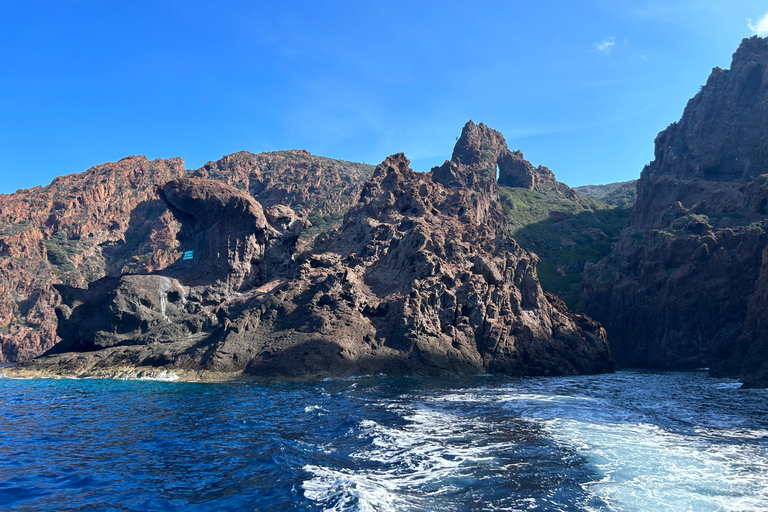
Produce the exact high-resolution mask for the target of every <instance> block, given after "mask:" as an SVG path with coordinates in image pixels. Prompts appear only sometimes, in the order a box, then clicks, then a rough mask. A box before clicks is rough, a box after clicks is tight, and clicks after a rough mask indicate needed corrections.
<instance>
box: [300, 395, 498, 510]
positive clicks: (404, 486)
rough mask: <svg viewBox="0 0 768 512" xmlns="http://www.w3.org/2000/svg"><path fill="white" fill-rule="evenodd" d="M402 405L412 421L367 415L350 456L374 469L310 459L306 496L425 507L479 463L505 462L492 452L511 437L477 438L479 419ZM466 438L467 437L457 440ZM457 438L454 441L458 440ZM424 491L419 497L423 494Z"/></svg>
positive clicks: (349, 504) (366, 505) (347, 503)
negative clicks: (388, 422) (382, 420)
mask: <svg viewBox="0 0 768 512" xmlns="http://www.w3.org/2000/svg"><path fill="white" fill-rule="evenodd" d="M391 405H392V406H393V407H394V408H396V409H399V411H398V412H400V413H401V415H402V417H403V419H405V420H406V421H407V423H406V424H404V425H400V426H398V427H389V426H384V425H381V424H379V423H377V422H375V421H372V420H363V421H361V422H360V424H359V425H358V434H357V436H358V438H360V439H367V440H368V441H369V444H368V445H367V446H366V448H365V449H362V450H359V451H356V452H353V453H352V454H350V458H351V459H354V460H358V461H360V463H361V466H363V467H371V466H372V468H371V469H363V470H352V469H347V468H343V469H338V468H327V467H320V466H315V465H308V466H305V467H304V470H305V471H307V472H308V473H310V474H311V475H313V478H311V479H309V480H307V481H305V482H304V483H303V488H304V491H305V496H306V497H308V498H309V499H311V500H314V501H317V502H318V503H320V504H322V505H323V506H324V507H325V508H324V510H327V511H353V510H354V511H390V510H406V509H407V510H420V509H423V508H425V507H426V506H427V505H430V508H431V506H432V505H433V504H434V503H433V502H434V500H435V498H436V497H439V496H441V495H443V494H446V493H449V492H452V491H455V490H456V489H457V488H458V486H457V484H456V483H455V480H456V479H457V478H461V477H462V476H463V477H471V476H472V474H473V473H474V472H475V471H476V470H477V469H478V467H481V466H486V465H493V464H494V463H496V465H498V466H499V468H498V469H501V464H500V462H499V461H497V460H496V459H495V458H494V457H493V456H489V455H488V453H492V452H494V451H498V450H503V449H507V448H509V447H511V446H512V443H508V442H495V443H494V442H489V440H488V439H487V438H485V437H484V436H477V438H476V440H477V442H473V441H472V439H471V438H472V431H473V429H476V428H482V427H483V426H486V427H487V425H485V424H483V422H481V421H480V420H478V419H476V418H475V419H467V418H460V417H456V416H454V415H452V414H449V413H445V412H442V411H435V410H431V409H429V408H426V407H412V408H407V409H405V408H403V407H402V406H399V405H396V404H391ZM458 439H461V442H455V441H456V440H458ZM452 441H454V442H452ZM417 496H418V497H417Z"/></svg>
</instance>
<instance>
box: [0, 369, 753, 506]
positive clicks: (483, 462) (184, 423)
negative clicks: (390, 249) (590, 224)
mask: <svg viewBox="0 0 768 512" xmlns="http://www.w3.org/2000/svg"><path fill="white" fill-rule="evenodd" d="M766 509H768V392H766V391H765V390H741V389H738V384H737V383H735V382H732V381H727V380H718V379H711V378H708V377H707V376H706V375H705V374H704V373H702V372H689V373H644V372H628V371H624V372H619V373H617V374H614V375H602V376H594V377H570V378H504V377H478V378H467V379H389V378H385V377H377V378H360V379H354V380H332V381H323V382H314V383H298V384H297V383H290V384H288V383H283V384H269V385H265V384H222V385H219V384H194V383H180V382H149V381H112V380H11V379H0V510H20V511H21V510H25V511H26V510H78V511H80V510H83V511H85V510H116V511H133V510H137V511H138V510H141V511H144V510H168V511H176V510H179V511H181V510H185V511H187V510H192V511H208V510H260V511H262V510H266V511H272V510H274V511H278V510H338V511H341V510H359V511H385V510H398V511H399V510H435V511H437V510H441V511H442V510H457V511H458V510H461V511H464V510H537V511H542V510H564V511H571V510H574V511H575V510H606V511H608V510H621V511H654V510H691V511H708V510H712V511H714V510H724V511H725V510H734V511H736V510H739V511H742V510H766Z"/></svg>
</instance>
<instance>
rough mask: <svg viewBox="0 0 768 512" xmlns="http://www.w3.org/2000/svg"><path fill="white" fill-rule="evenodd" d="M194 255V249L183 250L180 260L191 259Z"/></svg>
mask: <svg viewBox="0 0 768 512" xmlns="http://www.w3.org/2000/svg"><path fill="white" fill-rule="evenodd" d="M194 257H195V251H184V256H182V257H181V260H182V261H187V260H191V259H192V258H194Z"/></svg>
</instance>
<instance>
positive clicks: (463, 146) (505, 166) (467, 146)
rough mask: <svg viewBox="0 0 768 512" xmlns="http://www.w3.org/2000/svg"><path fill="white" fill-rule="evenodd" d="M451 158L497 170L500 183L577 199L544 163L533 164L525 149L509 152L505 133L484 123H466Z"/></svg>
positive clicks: (484, 170)
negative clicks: (524, 153) (524, 151)
mask: <svg viewBox="0 0 768 512" xmlns="http://www.w3.org/2000/svg"><path fill="white" fill-rule="evenodd" d="M451 160H452V161H453V162H457V163H461V164H464V165H471V166H474V167H476V168H478V169H482V170H483V172H489V173H492V174H493V175H496V171H498V182H499V185H501V186H506V187H514V188H525V189H529V190H535V191H537V192H550V193H551V192H555V193H557V195H559V196H562V197H564V198H567V199H570V200H572V201H578V196H577V195H576V193H575V192H574V191H573V190H571V189H570V188H569V187H568V186H567V185H565V184H564V183H560V182H559V181H557V180H556V179H555V173H553V172H552V171H550V170H549V169H548V168H546V167H544V166H542V165H540V166H539V167H534V166H533V165H532V164H531V163H530V162H529V161H528V160H526V159H525V158H524V157H523V152H522V151H519V150H518V151H510V150H509V148H508V147H507V141H506V140H505V139H504V136H503V135H502V134H501V133H500V132H497V131H496V130H493V129H491V128H489V127H487V126H486V125H484V124H483V123H480V124H474V123H473V122H472V121H469V122H468V123H467V124H466V125H465V126H464V129H463V130H462V132H461V137H459V140H458V142H457V143H456V147H455V148H454V150H453V157H452V158H451Z"/></svg>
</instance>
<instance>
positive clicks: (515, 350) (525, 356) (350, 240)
mask: <svg viewBox="0 0 768 512" xmlns="http://www.w3.org/2000/svg"><path fill="white" fill-rule="evenodd" d="M487 135H488V133H484V132H482V131H480V132H475V133H467V129H466V128H465V134H464V135H463V136H462V140H460V141H459V144H457V149H456V151H455V152H454V155H457V154H464V155H466V154H467V151H469V150H470V149H471V148H473V147H476V146H478V144H479V145H482V144H483V143H485V142H487V141H486V140H485V139H486V136H487ZM408 165H409V162H408V160H407V159H406V158H405V157H404V156H403V155H402V154H399V155H393V156H391V157H389V158H388V159H387V160H385V161H384V162H383V163H382V164H381V165H379V166H378V167H377V168H376V170H375V172H374V173H373V176H372V177H371V179H370V180H368V181H367V182H366V184H365V186H364V187H363V189H362V191H361V193H360V196H359V200H358V201H357V202H356V203H355V204H354V205H353V206H352V208H351V209H350V210H349V211H348V212H347V214H346V215H345V217H344V223H343V226H342V228H341V230H340V231H339V232H337V233H335V234H333V235H332V236H330V237H326V238H323V239H321V240H320V241H318V242H317V243H316V245H315V247H314V248H312V249H311V250H310V251H307V252H304V253H301V254H299V255H296V254H295V253H294V255H293V256H292V257H289V255H290V254H291V253H292V249H293V247H294V245H295V243H296V239H297V237H298V232H299V229H300V228H301V227H302V222H303V221H302V219H300V218H298V217H297V216H295V215H294V214H293V213H292V212H291V211H290V210H288V209H287V208H283V209H277V208H275V209H273V210H272V211H270V210H269V209H267V211H266V212H265V214H264V215H261V214H260V212H261V208H260V206H259V205H258V203H255V201H253V200H252V199H250V198H249V197H247V196H245V195H243V194H240V193H238V192H237V191H236V190H233V189H231V188H230V187H225V186H223V185H216V184H213V183H211V182H209V181H201V180H197V181H190V180H177V181H174V182H171V183H169V184H168V185H166V186H165V187H164V188H163V194H162V195H163V197H164V199H165V200H166V201H167V202H168V203H169V204H170V205H171V207H172V208H171V211H172V212H173V213H174V214H175V215H177V217H178V219H179V220H180V221H181V223H182V229H181V230H180V232H179V236H180V238H181V242H182V245H183V246H184V248H185V249H188V248H190V247H193V248H194V249H193V250H194V251H195V254H197V251H200V252H201V254H203V255H204V259H203V260H201V261H200V262H199V263H193V262H194V260H193V262H185V261H179V262H177V263H175V264H174V265H172V266H171V267H169V268H167V269H165V270H161V271H158V272H156V273H153V274H150V275H127V276H122V277H120V278H105V279H103V280H101V281H98V282H96V283H93V284H92V285H91V287H90V288H89V289H88V290H77V289H73V288H71V287H67V288H64V287H62V294H63V296H64V300H65V303H66V304H64V305H62V306H61V307H60V308H59V309H58V315H59V318H60V326H59V332H60V334H61V336H62V338H63V342H62V344H61V345H59V346H57V347H54V349H53V350H52V351H51V353H50V354H48V355H46V356H44V357H41V358H38V359H36V360H33V361H29V362H26V363H23V364H20V365H17V366H16V367H14V368H13V369H11V370H6V371H10V372H12V373H14V374H16V375H25V374H27V375H33V374H50V373H53V374H58V375H73V376H83V375H120V374H121V373H122V372H127V373H128V374H131V375H140V374H143V373H145V372H150V373H151V372H158V371H160V372H174V373H175V374H177V375H182V376H183V377H185V378H204V379H211V378H214V379H215V378H248V377H251V378H316V377H324V376H344V375H355V374H370V373H379V372H385V373H388V374H394V375H402V374H409V375H457V374H476V373H487V372H503V373H508V374H518V375H523V374H529V375H530V374H534V375H554V374H576V373H596V372H603V371H610V370H612V369H613V367H614V366H613V362H612V360H611V358H610V355H609V351H608V345H607V341H606V339H605V332H604V330H603V329H602V327H601V326H600V325H599V324H598V323H596V322H594V321H592V320H591V319H589V318H588V317H586V316H583V315H574V314H571V313H569V312H568V310H567V309H566V307H565V305H564V304H563V303H562V302H561V301H560V300H558V299H557V298H556V297H554V296H551V295H546V294H544V293H543V292H542V290H541V287H540V286H539V283H538V279H537V277H536V265H537V263H538V258H537V257H536V256H535V255H533V254H530V253H528V252H526V251H525V250H523V249H521V248H520V247H519V246H518V245H517V244H516V243H515V241H514V240H512V238H511V237H510V236H509V231H508V228H507V219H506V218H505V216H504V213H503V210H502V208H501V204H500V201H499V191H498V185H497V184H496V180H495V169H494V168H493V167H490V168H489V167H488V166H487V165H486V164H485V162H484V161H471V160H469V159H467V158H464V159H461V158H460V157H456V156H454V159H453V160H452V161H449V162H446V163H445V164H444V165H442V166H440V167H436V168H434V169H433V170H432V172H430V173H415V172H413V171H412V170H411V169H410V168H409V167H408ZM195 212H198V213H195ZM192 214H194V218H191V216H192ZM222 226H227V228H226V229H225V230H224V232H223V233H221V234H214V233H213V231H220V230H222ZM214 255H216V256H214ZM224 255H226V256H224ZM274 255H279V256H274ZM224 261H226V262H227V263H226V265H223V262H224ZM278 262H281V263H282V265H280V264H277V263H278ZM248 263H250V265H249V264H248ZM220 264H221V265H220ZM196 265H197V266H196ZM205 268H211V269H213V270H212V273H211V274H210V275H208V274H207V273H206V272H204V271H203V270H204V269H205ZM206 276H208V277H207V278H208V279H209V280H210V282H206V281H205V279H206ZM190 376H191V377H190Z"/></svg>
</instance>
